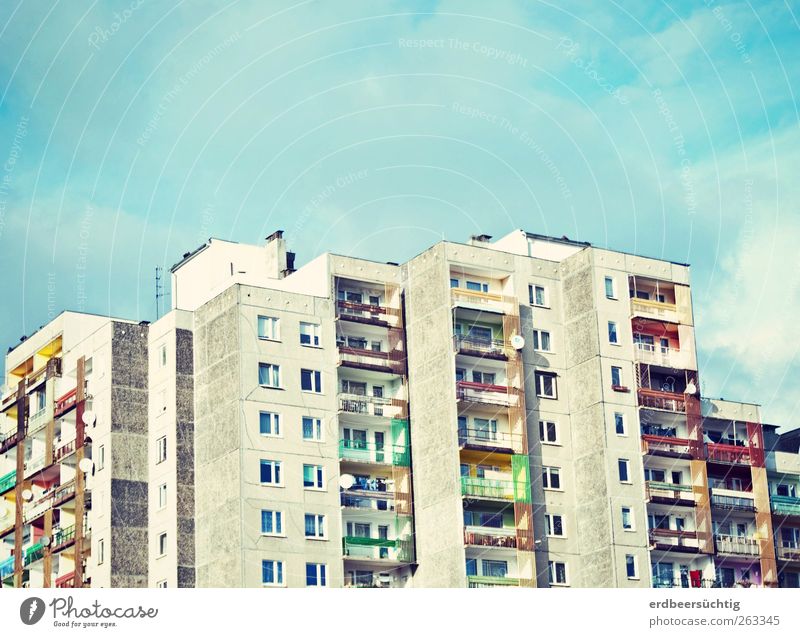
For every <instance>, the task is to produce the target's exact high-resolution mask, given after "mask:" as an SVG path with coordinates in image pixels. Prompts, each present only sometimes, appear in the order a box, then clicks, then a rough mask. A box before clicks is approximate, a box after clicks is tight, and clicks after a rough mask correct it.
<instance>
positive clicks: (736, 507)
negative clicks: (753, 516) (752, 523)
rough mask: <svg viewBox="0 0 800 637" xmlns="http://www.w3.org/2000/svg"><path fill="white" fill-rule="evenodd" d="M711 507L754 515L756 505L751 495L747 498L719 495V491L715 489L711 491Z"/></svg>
mask: <svg viewBox="0 0 800 637" xmlns="http://www.w3.org/2000/svg"><path fill="white" fill-rule="evenodd" d="M711 506H712V507H714V508H717V509H724V510H726V511H743V512H745V513H754V512H755V510H756V503H755V500H753V497H752V494H751V496H750V497H749V498H748V497H742V496H737V495H729V494H723V493H719V489H716V488H714V489H712V490H711Z"/></svg>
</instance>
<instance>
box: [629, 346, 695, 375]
mask: <svg viewBox="0 0 800 637" xmlns="http://www.w3.org/2000/svg"><path fill="white" fill-rule="evenodd" d="M633 349H634V353H635V355H636V360H637V361H639V362H640V363H647V364H648V365H658V366H660V367H669V368H671V369H682V368H684V367H686V365H687V360H686V357H685V356H684V355H683V354H682V352H681V350H679V349H675V348H672V347H662V346H661V345H655V344H653V343H641V342H634V344H633Z"/></svg>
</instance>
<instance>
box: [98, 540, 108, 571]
mask: <svg viewBox="0 0 800 637" xmlns="http://www.w3.org/2000/svg"><path fill="white" fill-rule="evenodd" d="M105 559H106V541H105V540H103V539H100V540H97V564H98V566H99V565H100V564H102V563H103V562H105Z"/></svg>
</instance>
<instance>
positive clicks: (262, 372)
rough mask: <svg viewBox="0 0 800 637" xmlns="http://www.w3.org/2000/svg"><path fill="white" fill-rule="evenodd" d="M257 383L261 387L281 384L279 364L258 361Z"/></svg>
mask: <svg viewBox="0 0 800 637" xmlns="http://www.w3.org/2000/svg"><path fill="white" fill-rule="evenodd" d="M258 384H259V385H261V386H262V387H280V386H281V368H280V365H273V364H272V363H259V364H258Z"/></svg>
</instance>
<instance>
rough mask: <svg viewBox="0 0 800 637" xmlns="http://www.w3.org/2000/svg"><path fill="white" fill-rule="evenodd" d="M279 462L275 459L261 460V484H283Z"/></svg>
mask: <svg viewBox="0 0 800 637" xmlns="http://www.w3.org/2000/svg"><path fill="white" fill-rule="evenodd" d="M281 474H282V472H281V463H280V462H278V461H277V460H262V461H261V484H272V485H275V486H280V485H282V484H283V476H282V475H281Z"/></svg>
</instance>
